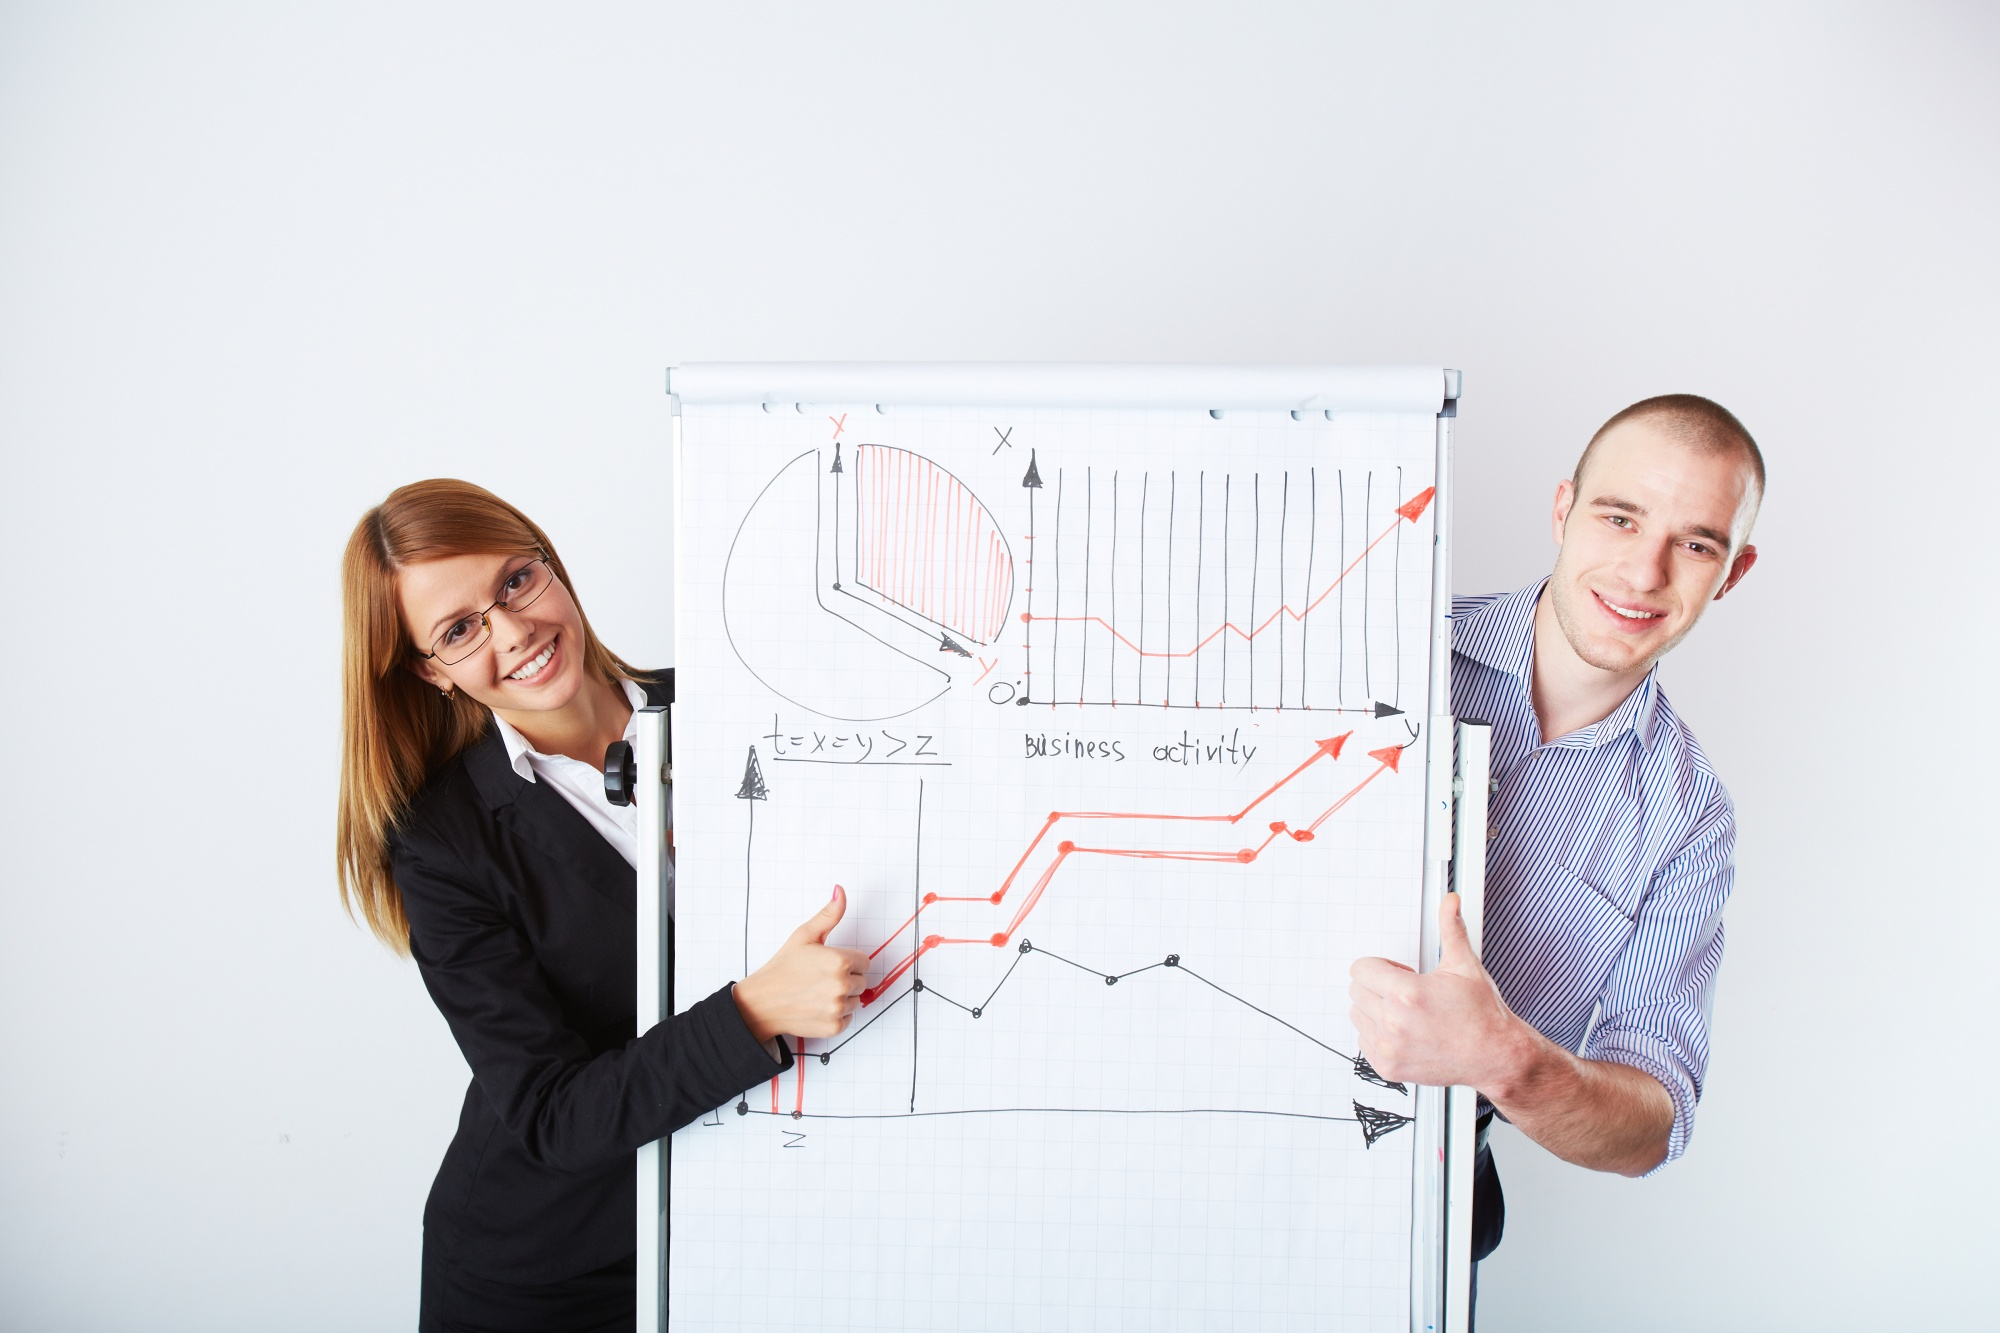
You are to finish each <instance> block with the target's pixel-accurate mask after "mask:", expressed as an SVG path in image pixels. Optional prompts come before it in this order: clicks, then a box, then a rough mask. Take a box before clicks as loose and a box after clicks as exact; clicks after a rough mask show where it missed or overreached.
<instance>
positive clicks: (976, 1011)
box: [972, 1009, 986, 1018]
mask: <svg viewBox="0 0 2000 1333" xmlns="http://www.w3.org/2000/svg"><path fill="white" fill-rule="evenodd" d="M985 1012H986V1011H985V1010H984V1009H974V1010H973V1011H972V1016H973V1017H974V1018H977V1017H979V1016H980V1015H981V1014H983V1013H985Z"/></svg>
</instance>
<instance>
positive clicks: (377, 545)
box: [335, 477, 638, 955]
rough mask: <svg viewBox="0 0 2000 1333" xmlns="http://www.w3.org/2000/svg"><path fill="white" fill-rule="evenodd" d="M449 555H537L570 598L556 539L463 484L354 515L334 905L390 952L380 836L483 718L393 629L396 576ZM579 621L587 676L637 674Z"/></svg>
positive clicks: (403, 937) (344, 583)
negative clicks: (435, 681) (423, 666)
mask: <svg viewBox="0 0 2000 1333" xmlns="http://www.w3.org/2000/svg"><path fill="white" fill-rule="evenodd" d="M455 555H540V556H546V557H547V559H548V562H549V568H550V569H551V570H553V571H554V573H555V576H556V577H557V578H559V579H561V580H562V582H563V586H564V587H566V588H568V589H569V590H570V597H571V598H572V600H575V598H576V588H575V585H573V584H571V583H570V580H569V571H568V570H566V569H564V568H563V562H562V557H561V556H560V555H558V554H556V548H555V543H553V542H551V541H550V540H549V539H548V534H546V533H544V532H543V531H542V530H541V529H540V528H539V527H537V526H535V524H534V523H533V522H532V521H531V520H530V519H529V518H528V516H527V515H526V514H523V513H522V512H521V511H520V510H518V509H516V508H514V506H512V505H510V504H508V503H507V502H506V501H505V500H502V499H501V498H500V497H499V496H497V495H495V494H493V493H492V492H491V491H488V490H484V489H482V488H480V487H478V486H474V485H473V484H472V483H471V482H468V481H455V480H452V479H451V478H448V477H440V478H436V479H433V480H430V481H418V482H412V483H411V484H410V485H408V486H402V487H398V488H397V489H396V490H394V491H391V492H390V493H389V498H388V499H386V500H384V501H383V502H382V503H381V504H379V505H377V506H375V507H374V508H373V509H371V510H369V511H368V512H367V513H365V514H363V515H362V516H361V521H360V522H359V523H357V524H355V525H354V535H353V536H351V537H349V538H348V539H347V554H346V555H345V556H344V557H343V558H342V561H341V571H340V583H341V616H342V621H343V631H342V644H341V664H340V694H341V747H340V815H339V823H338V828H337V830H336V832H335V842H336V859H337V863H338V867H339V875H340V901H341V904H342V905H343V906H344V907H346V909H347V912H348V915H349V916H350V917H351V916H353V914H354V910H355V906H356V904H357V903H358V904H359V905H360V909H361V915H362V917H363V918H364V919H366V921H367V922H368V928H369V929H370V930H372V931H374V932H375V934H376V936H377V937H378V938H379V939H380V940H381V941H382V942H383V943H384V944H387V945H388V946H389V947H390V948H392V949H394V950H395V951H396V952H397V953H399V954H405V955H407V954H408V953H409V952H410V921H409V918H408V917H407V916H406V915H404V912H403V895H402V891H401V890H400V889H398V888H397V887H396V881H395V878H394V877H393V876H392V875H391V874H390V873H389V834H390V830H391V829H393V828H394V827H395V826H396V825H397V824H398V823H400V822H401V821H402V819H403V817H404V815H405V814H406V813H407V812H408V810H409V806H410V801H411V799H412V798H414V797H415V796H416V794H417V792H418V791H419V790H421V789H422V787H423V785H424V783H426V782H427V781H429V780H430V778H431V776H432V775H433V774H435V773H436V772H437V771H438V770H439V769H440V768H442V767H443V766H444V765H445V764H446V763H447V762H448V761H450V760H451V759H453V758H455V757H456V756H457V755H458V754H459V753H460V752H461V751H463V750H465V749H466V748H467V747H468V746H470V745H471V744H472V743H473V742H474V741H476V740H478V739H479V738H480V737H481V736H482V735H484V734H485V732H486V726H487V721H488V719H489V718H490V717H491V716H492V714H491V713H489V712H488V711H487V709H486V706H485V705H484V704H480V703H475V702H474V701H473V700H471V699H468V698H467V697H466V696H465V691H463V690H454V691H452V692H451V694H450V695H449V696H446V695H444V694H443V693H441V692H440V691H439V689H438V688H437V687H436V686H434V685H430V684H428V683H426V682H425V681H424V680H423V679H422V678H421V677H419V676H418V675H417V673H416V672H415V671H413V670H411V667H412V665H413V664H414V662H415V661H416V657H417V651H418V649H417V645H415V644H414V643H412V642H410V636H409V634H408V633H407V632H406V631H405V630H404V628H403V615H402V608H401V606H400V605H399V603H398V602H397V597H396V579H397V575H398V574H399V573H400V571H402V570H403V569H404V568H406V567H408V566H410V565H414V564H418V563H420V562H422V561H426V560H442V559H445V558H446V557H449V556H455ZM576 611H577V618H578V619H580V620H581V621H582V622H583V640H584V655H583V661H584V665H585V668H586V669H587V670H589V671H591V672H592V673H594V674H596V675H597V676H599V677H600V678H601V679H604V680H621V679H623V680H631V679H634V678H636V677H637V675H638V673H637V672H635V671H634V670H633V669H632V668H631V667H629V666H627V665H626V664H625V663H624V662H623V661H621V660H620V659H619V658H618V657H616V656H614V655H613V654H612V653H611V652H610V651H609V650H607V649H606V648H605V646H604V645H603V644H602V643H600V642H599V641H598V638H597V634H596V633H595V631H593V630H592V629H591V628H590V618H589V617H588V616H586V615H584V614H583V604H582V602H581V601H578V602H577V609H576Z"/></svg>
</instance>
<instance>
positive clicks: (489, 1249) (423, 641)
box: [338, 480, 866, 1331]
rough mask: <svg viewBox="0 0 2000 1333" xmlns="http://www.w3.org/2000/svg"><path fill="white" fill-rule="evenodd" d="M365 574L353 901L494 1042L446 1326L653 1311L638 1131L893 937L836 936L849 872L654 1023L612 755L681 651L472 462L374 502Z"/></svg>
mask: <svg viewBox="0 0 2000 1333" xmlns="http://www.w3.org/2000/svg"><path fill="white" fill-rule="evenodd" d="M342 579H343V600H344V611H345V620H346V627H345V645H344V649H343V654H344V660H343V679H342V690H343V698H344V752H343V755H342V761H341V783H340V820H339V833H338V838H339V869H340V886H341V897H342V901H343V902H345V903H347V904H348V905H349V909H350V911H351V910H352V908H353V906H354V905H355V904H357V903H358V904H359V906H360V909H361V913H362V915H363V916H364V917H365V918H366V919H367V922H368V925H369V927H370V928H371V929H373V930H374V932H375V934H376V935H377V936H379V937H380V938H381V939H382V940H383V941H384V942H385V943H387V944H388V945H389V946H390V947H391V948H393V949H395V950H397V951H398V952H401V953H407V954H409V955H410V956H412V957H414V958H415V959H416V963H417V968H418V970H419V971H420V972H421V973H422V975H423V979H424V985H425V986H426V987H427V988H428V989H429V991H430V993H431V998H432V999H433V1000H434V1001H436V1003H437V1006H438V1008H439V1009H440V1010H441V1011H442V1012H443V1014H444V1017H445V1021H446V1022H447V1023H449V1024H450V1026H451V1031H452V1035H453V1036H454V1037H456V1038H457V1040H458V1045H459V1049H460V1050H461V1051H463V1052H464V1053H465V1059H466V1062H467V1063H468V1064H469V1065H470V1066H471V1067H472V1083H471V1085H470V1086H469V1087H467V1088H466V1092H465V1104H464V1108H463V1110H462V1111H461V1112H460V1115H459V1122H458V1133H457V1134H456V1136H454V1137H453V1139H452V1142H451V1146H450V1148H448V1149H447V1150H446V1152H445V1157H444V1164H443V1165H442V1166H441V1167H440V1168H439V1170H438V1175H437V1180H436V1182H435V1183H434V1184H433V1185H432V1187H431V1194H430V1200H429V1202H428V1204H427V1205H426V1206H425V1208H424V1255H423V1294H422V1313H421V1315H420V1319H419V1325H420V1328H422V1329H424V1330H440V1331H442V1330H473V1329H480V1330H486V1329H492V1330H516V1329H520V1330H525V1329H564V1330H574V1329H594V1328H599V1327H603V1328H612V1327H618V1328H624V1329H629V1328H630V1327H631V1326H632V1319H633V1314H634V1309H635V1306H634V1292H633V1272H634V1250H635V1248H636V1223H635V1220H634V1218H635V1213H636V1207H637V1203H636V1197H635V1187H634V1164H633V1159H632V1154H633V1151H634V1150H635V1149H636V1148H638V1147H639V1146H640V1145H641V1144H643V1143H646V1142H649V1141H651V1140H653V1139H657V1138H659V1137H661V1136H662V1135H665V1134H669V1133H671V1132H672V1131H674V1130H675V1129H678V1128H679V1127H680V1126H682V1125H684V1124H687V1123H688V1122H689V1121H691V1120H693V1119H694V1118H695V1117H696V1116H698V1115H700V1114H702V1113H703V1112H704V1111H707V1110H709V1109H711V1108H713V1107H715V1106H718V1105H721V1104H722V1103H723V1102H725V1101H727V1100H729V1099H731V1098H732V1097H734V1096H736V1095H737V1094H738V1093H740V1092H742V1091H743V1090H745V1089H747V1088H750V1087H752V1086H754V1085H756V1084H759V1083H762V1082H765V1081H767V1080H769V1079H770V1078H771V1077H773V1076H774V1075H776V1074H777V1073H779V1072H780V1071H782V1070H784V1069H786V1068H789V1067H790V1064H791V1056H790V1055H789V1054H788V1053H787V1052H786V1049H785V1045H784V1043H783V1042H781V1041H778V1040H775V1039H776V1038H777V1037H778V1036H779V1035H780V1034H791V1035H795V1036H802V1037H823V1036H831V1035H834V1034H835V1033H837V1032H839V1031H840V1030H841V1029H842V1028H844V1027H845V1026H846V1025H847V1023H848V1021H849V1019H850V1018H851V1017H852V1015H853V1013H854V1008H855V1002H856V996H857V995H858V994H859V992H860V990H861V987H862V980H863V973H864V971H865V967H866V960H865V959H864V958H863V956H862V955H861V954H860V953H858V952H856V951H854V950H843V949H831V948H828V947H826V945H825V943H824V940H825V937H826V932H827V931H828V930H830V929H831V928H832V927H833V925H834V924H835V923H836V922H838V921H839V919H840V916H841V913H842V912H843V911H844V910H845V907H846V900H845V897H844V895H843V894H842V893H841V892H840V890H838V889H837V888H836V889H835V891H834V895H833V900H832V901H831V902H829V903H828V904H827V906H826V907H825V908H824V909H823V910H822V911H821V912H820V913H819V914H818V915H817V916H815V917H814V918H813V919H812V920H811V921H808V922H807V923H806V924H805V925H804V926H802V927H800V928H799V930H798V931H797V932H795V933H794V934H793V936H792V938H791V939H790V940H789V941H788V942H787V943H786V944H785V946H784V947H783V948H781V949H780V950H779V951H778V952H777V954H776V955H774V956H773V957H772V959H771V961H770V962H768V963H766V964H765V965H764V966H763V967H762V968H760V969H758V971H757V972H756V973H754V974H753V975H751V976H750V977H748V978H746V979H745V980H743V981H741V982H738V983H736V984H735V985H733V986H725V987H723V988H722V989H721V990H718V991H717V992H716V993H715V994H713V995H711V996H709V997H708V998H707V999H704V1000H702V1001H700V1002H699V1003H697V1004H696V1005H694V1006H693V1007H692V1008H691V1009H689V1010H688V1011H687V1012H686V1013H683V1014H677V1015H675V1016H674V1017H673V1018H670V1019H668V1020H667V1021H666V1022H664V1023H661V1024H659V1025H658V1026H656V1027H654V1028H653V1029H652V1030H650V1031H648V1032H646V1033H643V1034H640V1033H638V1032H636V1030H635V1028H636V1023H635V1018H634V1014H635V1010H636V1003H635V996H634V989H635V988H634V977H633V969H632V960H633V957H634V954H635V950H636V945H637V935H636V908H635V904H636V901H637V899H636V892H637V886H636V881H635V876H634V871H633V864H634V862H635V860H636V857H637V821H636V818H635V815H634V812H633V811H632V809H631V808H630V807H622V808H621V807H616V806H613V805H611V804H610V803H609V802H608V801H607V800H605V798H604V790H603V780H602V777H601V775H600V773H599V770H598V763H599V761H600V759H601V757H602V756H603V754H604V752H605V749H606V747H608V746H609V745H610V744H611V743H612V742H614V741H617V740H619V739H621V738H624V739H627V740H629V739H631V737H632V736H633V735H634V734H635V730H636V722H635V719H634V717H633V713H634V710H635V709H638V708H640V707H642V706H644V705H646V704H647V703H649V702H650V703H667V702H669V701H671V699H672V698H673V673H672V672H670V671H669V672H664V673H660V675H659V676H658V677H657V678H655V677H651V676H648V675H647V674H646V673H642V672H638V671H634V670H633V669H632V668H630V667H629V666H627V665H626V664H625V663H624V662H622V661H621V660H619V659H618V658H617V657H616V656H614V655H612V654H611V653H610V652H609V651H607V650H606V649H605V647H604V646H603V644H601V643H599V642H598V640H597V636H596V635H595V634H594V633H592V632H591V628H590V622H589V621H588V620H586V619H585V618H584V614H583V609H582V607H580V606H579V605H578V604H577V600H576V597H575V595H574V592H573V591H572V589H571V587H570V581H569V577H568V575H567V574H566V573H565V572H564V570H563V565H562V560H561V558H560V557H559V556H558V555H557V554H556V550H555V546H554V544H553V543H551V542H550V541H549V539H548V537H547V536H546V535H545V534H544V533H543V532H542V530H541V529H540V528H538V527H536V526H535V525H534V524H533V523H532V522H530V521H529V520H528V518H527V517H526V516H525V515H523V514H522V513H521V512H520V511H519V510H517V509H515V508H514V507H513V506H512V505H509V504H507V503H505V502H504V501H502V500H500V499H499V498H498V497H497V496H494V495H492V494H491V493H489V492H487V491H484V490H481V489H480V488H479V487H477V486H473V485H470V484H469V483H466V482H462V481H449V480H438V481H423V482H417V483H415V484H414V485H410V486H404V487H402V488H401V489H399V490H397V491H395V492H393V493H392V494H391V495H390V496H389V498H388V499H387V500H385V501H383V502H382V504H381V505H379V506H377V507H376V508H374V509H371V510H369V511H368V513H366V514H365V515H363V516H362V519H361V522H360V523H359V524H358V525H357V526H356V527H355V529H354V535H353V536H352V537H351V538H350V539H349V540H348V544H347V554H346V559H345V564H344V568H343V572H342ZM670 938H671V937H670Z"/></svg>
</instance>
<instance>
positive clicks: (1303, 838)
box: [1292, 828, 1313, 842]
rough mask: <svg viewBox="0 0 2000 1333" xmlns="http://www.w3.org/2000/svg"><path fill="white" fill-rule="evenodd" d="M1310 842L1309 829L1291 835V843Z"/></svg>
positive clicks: (1310, 831)
mask: <svg viewBox="0 0 2000 1333" xmlns="http://www.w3.org/2000/svg"><path fill="white" fill-rule="evenodd" d="M1312 840H1313V831H1312V830H1311V829H1309V828H1302V829H1300V830H1299V831H1298V832H1297V833H1294V834H1293V835H1292V841H1293V842H1311V841H1312Z"/></svg>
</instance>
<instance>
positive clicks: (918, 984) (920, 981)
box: [910, 977, 924, 990]
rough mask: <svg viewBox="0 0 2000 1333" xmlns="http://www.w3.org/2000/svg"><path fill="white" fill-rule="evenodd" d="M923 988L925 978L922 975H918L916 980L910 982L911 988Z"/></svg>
mask: <svg viewBox="0 0 2000 1333" xmlns="http://www.w3.org/2000/svg"><path fill="white" fill-rule="evenodd" d="M923 988H924V979H923V978H922V977H918V978H917V979H916V980H915V981H912V982H911V983H910V989H911V990H922V989H923Z"/></svg>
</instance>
